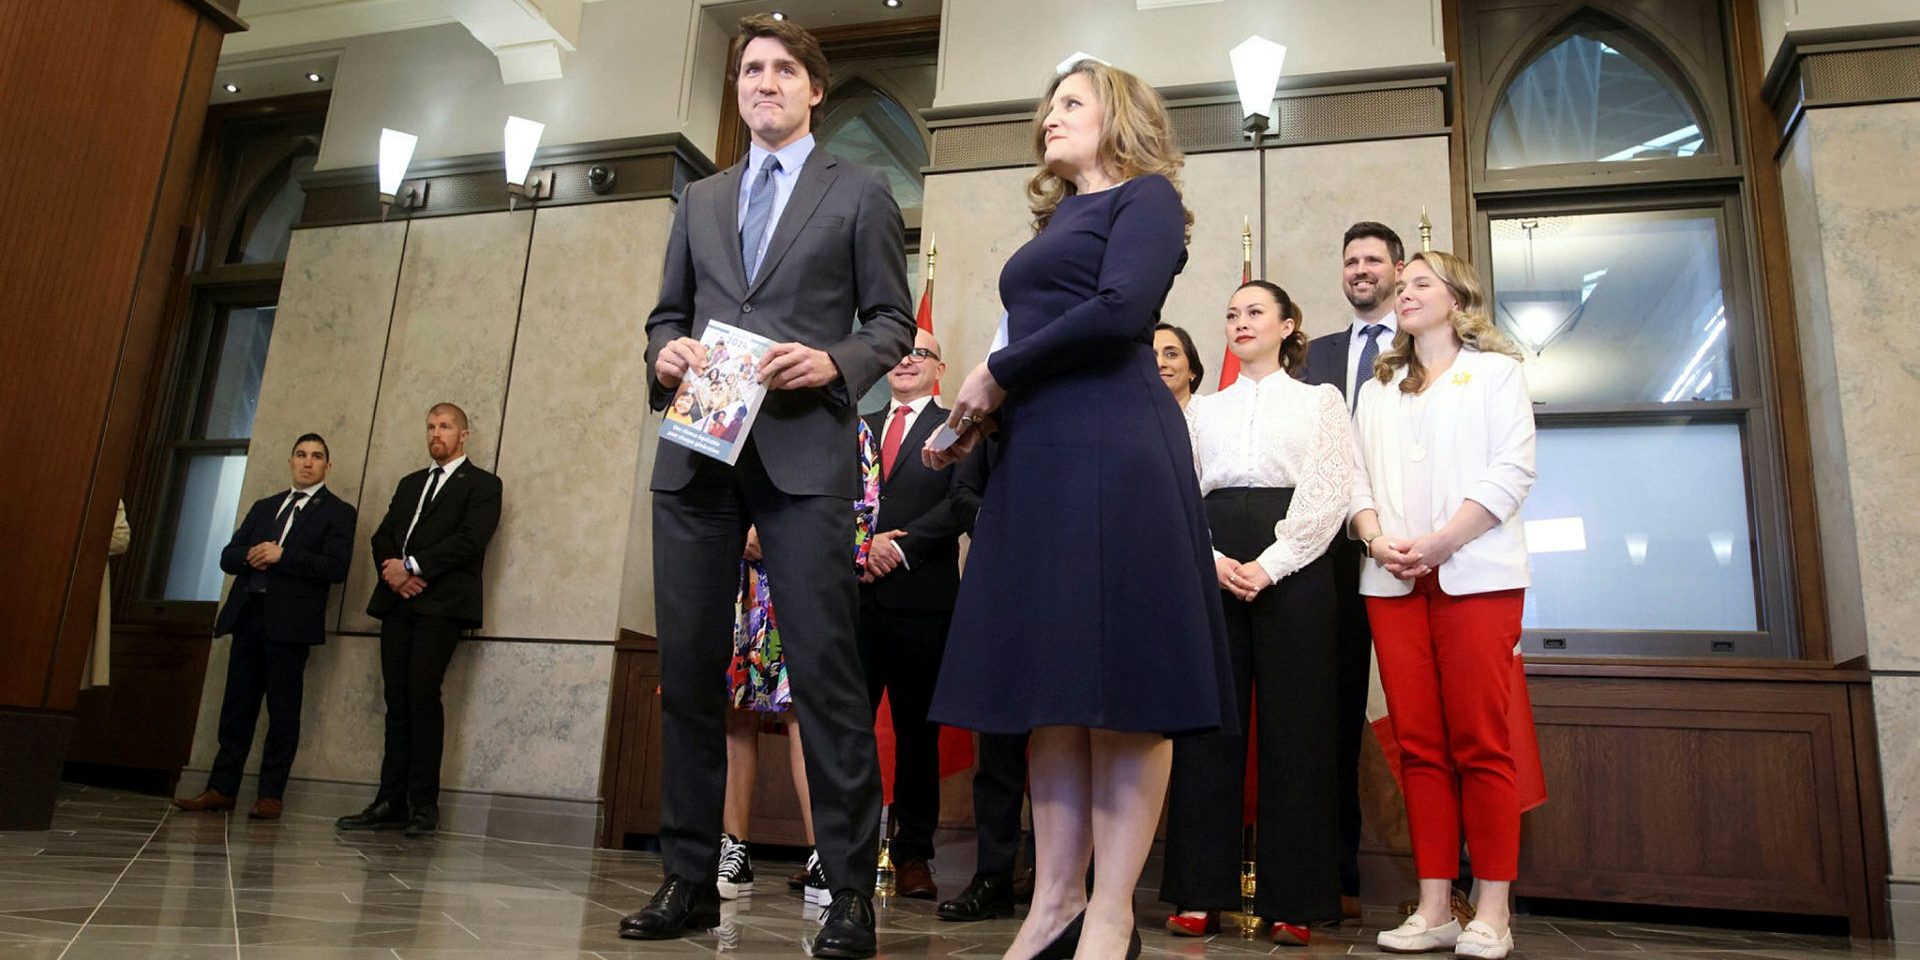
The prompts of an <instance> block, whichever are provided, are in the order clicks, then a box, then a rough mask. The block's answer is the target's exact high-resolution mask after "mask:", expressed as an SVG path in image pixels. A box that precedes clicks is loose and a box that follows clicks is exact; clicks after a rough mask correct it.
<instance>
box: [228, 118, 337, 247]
mask: <svg viewBox="0 0 1920 960" xmlns="http://www.w3.org/2000/svg"><path fill="white" fill-rule="evenodd" d="M317 159H319V150H318V148H317V147H315V146H314V145H312V144H308V145H305V146H303V147H302V148H301V149H300V150H298V151H296V152H294V153H293V154H292V155H291V156H289V157H287V159H286V160H285V161H284V162H282V163H281V164H280V165H279V166H278V167H276V168H274V170H273V171H272V172H271V173H269V174H268V175H267V176H265V177H262V178H261V179H260V182H259V183H258V184H256V185H255V186H254V189H253V193H252V194H251V195H250V196H248V198H247V205H246V206H245V207H244V208H243V209H242V210H241V212H240V216H239V218H238V220H237V221H236V222H235V223H234V229H233V242H232V244H231V246H230V247H229V249H228V251H227V257H226V262H227V263H278V262H281V261H284V260H286V259H287V242H288V241H289V240H291V239H292V238H293V225H294V223H295V222H297V221H298V220H299V219H300V210H301V208H302V207H304V206H305V204H306V199H307V194H306V191H304V190H302V189H301V188H300V177H301V176H302V175H303V174H306V173H310V172H312V170H313V164H314V161H315V160H317Z"/></svg>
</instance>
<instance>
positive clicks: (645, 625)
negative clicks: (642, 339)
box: [620, 413, 662, 636]
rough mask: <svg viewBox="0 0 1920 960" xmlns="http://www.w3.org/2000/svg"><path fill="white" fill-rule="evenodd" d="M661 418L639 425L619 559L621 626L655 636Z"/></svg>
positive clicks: (653, 416) (653, 417)
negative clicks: (654, 486) (656, 462)
mask: <svg viewBox="0 0 1920 960" xmlns="http://www.w3.org/2000/svg"><path fill="white" fill-rule="evenodd" d="M661 420H662V418H661V416H660V415H659V414H657V413H650V414H648V415H647V418H646V419H645V420H643V421H641V424H640V447H639V449H638V450H636V451H634V466H633V492H632V498H633V503H632V506H631V508H630V509H629V510H628V516H627V540H626V553H625V555H624V556H623V557H622V558H621V573H620V627H621V629H623V630H632V631H635V632H636V633H644V634H647V635H648V636H654V635H655V630H656V629H657V623H658V621H657V620H656V619H655V616H654V605H653V599H654V596H653V493H652V491H651V490H649V489H647V488H648V486H649V485H650V484H651V483H652V482H653V456H654V453H655V452H656V451H657V450H658V448H659V445H660V423H661Z"/></svg>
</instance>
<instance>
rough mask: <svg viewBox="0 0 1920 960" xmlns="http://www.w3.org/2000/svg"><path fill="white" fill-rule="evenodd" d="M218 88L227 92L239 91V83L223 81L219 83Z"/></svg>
mask: <svg viewBox="0 0 1920 960" xmlns="http://www.w3.org/2000/svg"><path fill="white" fill-rule="evenodd" d="M220 89H222V90H225V91H226V92H228V93H239V92H240V85H239V84H237V83H223V84H221V85H220Z"/></svg>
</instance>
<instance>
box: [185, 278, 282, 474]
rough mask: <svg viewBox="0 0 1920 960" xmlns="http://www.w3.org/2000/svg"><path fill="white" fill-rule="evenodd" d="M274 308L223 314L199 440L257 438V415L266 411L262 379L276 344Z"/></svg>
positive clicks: (236, 310) (261, 307) (231, 310)
mask: <svg viewBox="0 0 1920 960" xmlns="http://www.w3.org/2000/svg"><path fill="white" fill-rule="evenodd" d="M275 312H276V308H275V306H274V305H273V304H267V305H265V306H254V307H231V308H226V309H223V310H222V311H221V313H222V315H223V316H222V317H221V320H222V323H221V324H220V330H219V336H220V341H219V343H218V345H217V346H216V348H215V352H214V354H213V369H212V370H211V371H210V376H211V378H212V379H211V382H209V383H208V385H207V386H208V388H209V391H208V393H207V401H206V407H205V408H204V410H203V413H202V419H201V423H200V429H199V430H198V431H197V432H196V436H197V437H198V438H200V439H205V440H245V439H247V438H249V437H251V436H253V415H254V413H255V412H256V411H258V410H259V407H260V376H261V374H263V373H265V372H266V368H267V346H268V344H269V343H270V342H271V341H272V340H273V318H274V314H275Z"/></svg>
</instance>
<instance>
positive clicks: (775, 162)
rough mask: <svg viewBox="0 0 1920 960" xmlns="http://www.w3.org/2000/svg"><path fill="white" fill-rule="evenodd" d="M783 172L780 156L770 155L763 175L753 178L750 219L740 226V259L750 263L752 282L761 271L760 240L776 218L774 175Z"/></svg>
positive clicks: (749, 201)
mask: <svg viewBox="0 0 1920 960" xmlns="http://www.w3.org/2000/svg"><path fill="white" fill-rule="evenodd" d="M779 172H780V158H779V157H776V156H773V155H772V154H768V155H767V162H766V163H763V164H761V165H760V175H759V176H757V177H754V178H753V191H752V192H751V193H749V194H747V222H746V223H744V224H741V225H740V262H741V263H742V264H745V265H746V268H747V282H748V283H752V282H753V278H754V275H755V274H757V273H759V272H760V241H761V240H763V239H765V238H766V236H767V222H768V221H769V220H772V219H773V191H774V186H773V175H774V174H776V173H779Z"/></svg>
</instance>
